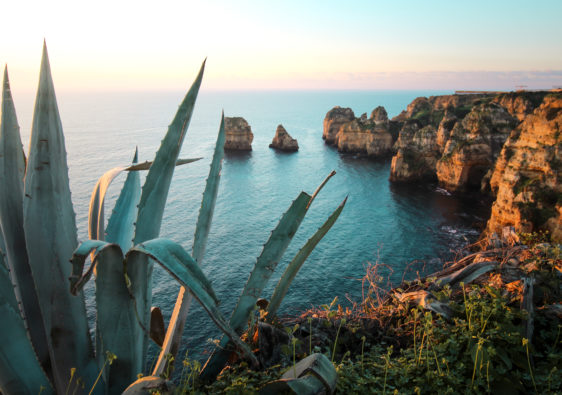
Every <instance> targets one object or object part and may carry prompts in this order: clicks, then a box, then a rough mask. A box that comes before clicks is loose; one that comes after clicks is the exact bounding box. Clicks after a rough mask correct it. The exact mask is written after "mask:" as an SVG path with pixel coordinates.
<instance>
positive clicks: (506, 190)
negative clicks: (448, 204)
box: [487, 94, 562, 242]
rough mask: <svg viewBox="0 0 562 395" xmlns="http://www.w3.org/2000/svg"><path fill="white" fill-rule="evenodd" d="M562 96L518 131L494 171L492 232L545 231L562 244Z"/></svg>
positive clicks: (550, 99) (552, 99) (548, 99)
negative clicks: (508, 228)
mask: <svg viewBox="0 0 562 395" xmlns="http://www.w3.org/2000/svg"><path fill="white" fill-rule="evenodd" d="M561 177H562V95H561V94H551V95H547V96H546V97H545V98H544V101H543V102H542V104H541V105H540V106H539V107H538V108H537V109H536V110H535V111H534V112H533V113H532V114H531V115H527V116H526V117H525V118H524V121H523V122H522V123H521V124H520V125H519V126H518V127H517V128H516V129H515V130H514V132H513V133H512V134H511V136H510V137H509V139H508V140H507V141H506V143H505V145H504V147H503V149H502V151H501V154H500V156H499V158H498V161H497V163H496V165H495V168H494V171H493V174H492V177H491V181H490V186H491V189H492V192H493V193H494V194H495V195H496V201H495V202H494V204H493V206H492V214H491V217H490V220H489V221H488V225H487V231H488V232H498V231H499V230H500V229H501V228H502V227H503V226H506V225H513V226H515V228H516V229H517V230H518V231H522V232H530V231H534V230H537V229H540V228H546V229H548V230H549V231H550V233H551V237H552V239H553V241H556V242H562V186H561V185H560V181H561Z"/></svg>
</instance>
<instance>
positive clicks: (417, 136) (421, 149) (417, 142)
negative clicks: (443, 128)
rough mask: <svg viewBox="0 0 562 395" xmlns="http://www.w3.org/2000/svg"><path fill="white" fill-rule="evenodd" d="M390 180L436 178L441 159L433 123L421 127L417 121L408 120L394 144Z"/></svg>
mask: <svg viewBox="0 0 562 395" xmlns="http://www.w3.org/2000/svg"><path fill="white" fill-rule="evenodd" d="M394 148H395V149H396V150H397V153H396V155H394V157H393V158H392V164H391V168H392V169H393V171H391V173H390V181H411V180H423V179H428V180H431V179H434V178H435V164H436V163H437V160H438V159H439V154H440V152H439V146H438V144H437V131H436V130H435V127H434V126H433V125H427V126H424V127H421V128H420V124H419V123H418V122H416V121H406V123H405V124H404V126H403V127H402V129H401V131H400V136H399V137H398V140H397V141H396V144H395V145H394Z"/></svg>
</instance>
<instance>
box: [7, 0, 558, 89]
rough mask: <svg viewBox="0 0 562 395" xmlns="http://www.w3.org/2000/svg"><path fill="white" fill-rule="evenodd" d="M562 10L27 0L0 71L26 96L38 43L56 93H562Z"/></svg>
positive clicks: (396, 2) (496, 1)
mask: <svg viewBox="0 0 562 395" xmlns="http://www.w3.org/2000/svg"><path fill="white" fill-rule="evenodd" d="M561 15H562V0H534V1H519V0H510V1H504V0H486V1H480V0H472V1H461V0H447V1H440V0H424V1H421V0H419V1H414V0H410V1H407V0H393V1H390V0H388V1H376V0H371V1H353V0H349V1H346V2H344V1H341V0H339V1H331V0H323V1H316V0H283V1H276V0H269V1H250V0H246V1H236V0H230V1H227V0H205V1H195V0H184V1H179V0H178V1H168V0H158V1H156V0H151V1H143V0H136V1H123V0H121V1H119V0H109V1H108V0H97V1H92V0H89V1H81V0H72V1H50V0H43V1H26V0H17V1H16V0H11V1H9V2H5V3H4V4H3V6H2V22H1V23H0V62H1V63H2V64H7V65H8V70H9V73H10V80H11V83H12V90H15V89H18V90H22V91H33V90H34V89H35V88H36V85H37V81H38V75H37V74H38V70H39V64H40V57H41V49H42V45H43V39H46V41H47V46H48V50H49V57H50V61H51V68H52V72H53V78H54V81H55V84H56V86H57V89H59V90H70V91H74V90H78V91H80V90H101V91H104V90H108V91H119V90H129V91H130V90H143V91H144V90H181V89H183V88H184V87H185V86H187V85H189V84H190V83H191V81H192V80H193V78H194V76H195V74H196V72H197V70H198V68H199V66H200V64H201V62H202V61H203V59H205V58H207V67H206V71H205V80H204V85H203V86H204V88H206V89H210V90H224V89H236V90H240V89H244V90H245V89H248V90H256V89H267V90H275V89H319V90H339V89H365V90H366V89H369V90H370V89H439V90H442V89H451V90H470V89H488V90H500V89H501V90H513V89H516V87H517V86H523V85H526V86H527V88H529V89H531V88H552V87H553V86H562V23H561V22H560V18H561Z"/></svg>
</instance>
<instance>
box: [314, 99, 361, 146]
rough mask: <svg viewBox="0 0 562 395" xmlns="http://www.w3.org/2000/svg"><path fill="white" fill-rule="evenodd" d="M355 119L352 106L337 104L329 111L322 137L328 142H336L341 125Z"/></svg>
mask: <svg viewBox="0 0 562 395" xmlns="http://www.w3.org/2000/svg"><path fill="white" fill-rule="evenodd" d="M354 119H355V114H354V113H353V110H352V109H351V108H341V107H340V106H336V107H334V108H332V109H331V110H330V111H328V113H327V114H326V118H324V133H323V134H322V138H323V139H324V140H326V144H334V142H335V141H336V135H337V134H338V132H339V130H340V127H341V126H342V125H343V124H345V123H348V122H351V121H353V120H354Z"/></svg>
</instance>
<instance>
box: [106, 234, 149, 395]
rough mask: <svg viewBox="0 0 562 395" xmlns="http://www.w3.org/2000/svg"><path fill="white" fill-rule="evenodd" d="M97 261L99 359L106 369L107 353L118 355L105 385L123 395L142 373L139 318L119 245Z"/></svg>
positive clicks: (109, 367) (107, 251)
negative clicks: (128, 284) (129, 288)
mask: <svg viewBox="0 0 562 395" xmlns="http://www.w3.org/2000/svg"><path fill="white" fill-rule="evenodd" d="M96 260H97V261H98V264H97V266H96V270H97V275H96V305H97V310H98V313H97V316H96V356H97V360H98V365H99V366H101V365H103V362H104V357H105V353H106V351H111V352H112V353H113V354H115V355H117V359H116V360H115V361H113V364H112V365H111V366H106V372H105V373H106V374H105V381H106V383H107V386H108V390H107V392H108V393H110V394H120V393H121V392H123V391H124V390H125V388H127V386H128V385H129V384H131V383H132V382H133V381H134V380H135V379H136V377H137V375H138V374H139V373H142V372H143V369H144V365H143V344H142V343H141V342H139V341H138V339H136V338H135V337H134V336H135V335H136V334H137V333H138V331H139V328H140V325H139V317H138V316H137V311H136V306H135V303H134V300H133V299H131V296H130V294H129V290H128V288H127V283H126V279H125V273H124V267H123V261H124V259H123V253H122V252H121V249H120V248H119V247H118V246H117V245H116V244H111V248H104V249H103V250H102V251H100V252H99V253H98V254H97V257H96Z"/></svg>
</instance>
